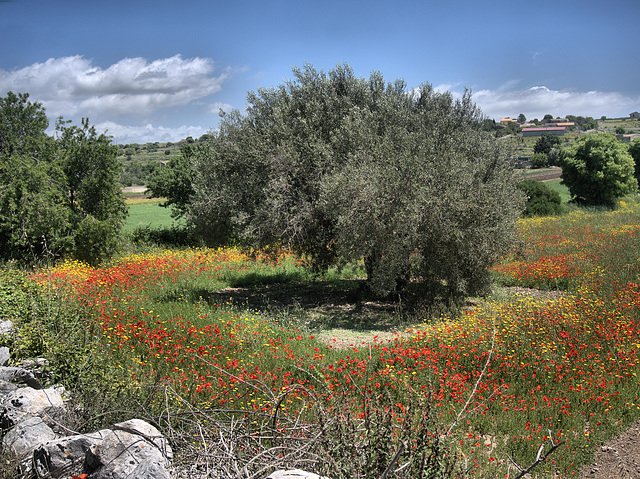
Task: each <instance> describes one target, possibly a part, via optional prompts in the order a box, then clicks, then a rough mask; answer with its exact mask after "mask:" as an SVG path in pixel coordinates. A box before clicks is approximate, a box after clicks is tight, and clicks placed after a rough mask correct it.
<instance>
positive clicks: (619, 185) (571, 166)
mask: <svg viewBox="0 0 640 479" xmlns="http://www.w3.org/2000/svg"><path fill="white" fill-rule="evenodd" d="M559 163H560V166H561V167H562V183H563V184H565V185H566V186H567V187H568V188H569V191H570V193H571V196H572V197H573V200H574V201H576V202H577V203H580V204H585V205H607V206H613V205H614V204H615V201H616V200H617V199H618V198H620V197H622V196H625V195H627V194H629V193H633V192H635V191H636V190H637V188H638V182H637V180H636V178H635V177H634V161H633V158H632V156H631V155H630V154H629V152H628V151H627V147H626V146H625V145H624V144H623V143H621V142H619V141H618V140H616V138H615V137H614V136H613V135H610V134H607V133H599V134H594V135H586V136H583V137H581V138H579V139H578V140H576V141H575V143H573V144H572V145H570V146H568V147H566V148H563V149H562V150H561V152H560V158H559Z"/></svg>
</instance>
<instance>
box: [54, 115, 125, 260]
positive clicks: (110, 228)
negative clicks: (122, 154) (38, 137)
mask: <svg viewBox="0 0 640 479" xmlns="http://www.w3.org/2000/svg"><path fill="white" fill-rule="evenodd" d="M66 123H67V122H63V121H62V120H59V121H58V124H57V125H56V130H57V132H58V134H59V135H60V139H59V140H58V143H59V149H60V163H61V166H62V169H63V171H64V174H65V176H66V180H67V181H66V188H67V204H68V208H69V210H70V212H71V220H72V225H73V229H74V230H75V232H76V233H75V236H76V241H75V249H74V251H75V255H76V257H77V258H78V259H81V260H83V261H86V262H88V263H92V264H94V263H97V262H99V261H101V260H103V259H106V258H108V257H109V256H110V255H112V254H113V253H114V251H115V250H116V247H117V244H118V243H117V242H118V239H119V236H120V232H121V230H122V224H123V221H124V219H125V217H126V215H127V207H126V204H125V199H124V196H123V195H122V190H121V186H120V181H119V175H120V172H121V169H122V166H121V164H120V162H119V161H118V159H117V154H118V150H117V147H116V146H114V145H113V144H112V143H111V138H110V137H108V136H106V135H104V134H100V135H98V134H97V133H96V130H95V128H94V127H93V126H90V125H89V120H88V119H87V118H83V119H82V122H81V125H80V126H75V125H72V126H67V125H66Z"/></svg>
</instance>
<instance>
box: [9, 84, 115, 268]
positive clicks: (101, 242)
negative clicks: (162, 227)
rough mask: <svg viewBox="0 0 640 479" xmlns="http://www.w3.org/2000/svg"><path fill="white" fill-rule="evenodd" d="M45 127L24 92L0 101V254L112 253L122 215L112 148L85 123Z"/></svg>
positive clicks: (94, 256)
mask: <svg viewBox="0 0 640 479" xmlns="http://www.w3.org/2000/svg"><path fill="white" fill-rule="evenodd" d="M48 125H49V122H48V120H47V117H46V114H45V110H44V108H43V107H42V105H41V104H40V103H38V102H35V103H32V102H31V101H29V95H28V94H26V93H22V94H18V95H15V94H14V93H12V92H9V93H8V94H7V96H6V97H4V98H0V257H1V258H2V259H13V260H18V261H23V262H25V261H33V260H38V259H42V258H47V257H48V258H58V257H61V256H64V255H69V254H71V255H74V256H75V257H77V258H79V259H82V260H84V261H87V262H96V261H98V260H100V259H102V258H104V257H106V256H108V255H109V254H111V253H112V252H113V250H114V248H115V246H116V240H117V238H118V235H119V232H120V230H121V226H122V220H123V219H124V217H125V215H126V207H125V203H124V198H123V196H122V193H121V191H120V185H119V183H118V180H117V178H118V169H119V167H120V164H119V163H118V161H117V160H116V154H117V153H116V148H115V147H114V146H112V145H111V140H110V138H108V137H107V136H105V135H97V134H96V132H95V129H94V128H93V127H91V126H89V122H88V120H83V121H82V125H81V126H80V127H77V126H69V125H68V124H66V123H65V122H62V121H61V120H60V122H59V123H58V125H57V131H58V134H59V138H58V139H57V140H56V139H54V138H52V137H50V136H48V135H47V134H46V133H45V130H46V129H47V127H48Z"/></svg>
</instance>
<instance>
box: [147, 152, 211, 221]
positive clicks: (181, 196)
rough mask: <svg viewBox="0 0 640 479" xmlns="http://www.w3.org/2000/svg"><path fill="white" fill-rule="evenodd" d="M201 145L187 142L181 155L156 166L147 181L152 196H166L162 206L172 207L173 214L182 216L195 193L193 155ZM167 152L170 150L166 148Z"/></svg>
mask: <svg viewBox="0 0 640 479" xmlns="http://www.w3.org/2000/svg"><path fill="white" fill-rule="evenodd" d="M199 148H201V145H197V144H195V143H186V144H184V145H183V146H182V147H180V155H178V156H174V157H172V158H171V159H170V160H169V162H168V163H167V165H166V166H164V167H161V168H156V169H155V170H154V171H153V173H151V175H150V176H149V181H148V182H147V189H148V192H149V193H151V197H152V198H165V199H166V200H167V201H165V202H164V203H162V204H161V205H160V206H164V207H169V206H170V207H171V208H172V211H171V216H172V217H174V218H180V217H182V216H184V214H185V213H186V212H187V209H188V206H189V205H190V203H191V197H192V195H193V187H192V184H191V183H192V180H193V169H192V163H193V157H194V155H195V152H196V150H197V149H199ZM165 151H166V152H167V153H168V152H169V150H165Z"/></svg>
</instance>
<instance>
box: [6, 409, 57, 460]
mask: <svg viewBox="0 0 640 479" xmlns="http://www.w3.org/2000/svg"><path fill="white" fill-rule="evenodd" d="M56 437H57V436H56V434H55V433H54V432H53V430H52V429H51V428H50V427H49V426H47V425H46V424H45V422H44V421H43V420H42V419H40V418H39V417H35V416H29V417H27V418H26V419H25V420H24V421H21V422H19V423H18V424H16V425H15V426H14V427H12V428H11V429H10V430H9V431H8V432H7V433H6V434H5V436H4V437H3V438H2V446H3V448H4V449H5V450H10V451H12V452H13V453H14V454H16V455H17V456H26V455H28V454H31V452H32V451H33V450H34V449H36V448H37V447H38V446H41V445H42V444H45V443H47V442H49V441H53V440H55V439H56Z"/></svg>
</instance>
